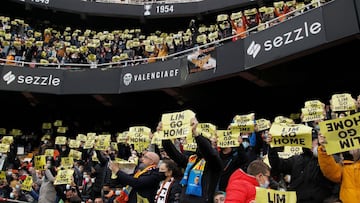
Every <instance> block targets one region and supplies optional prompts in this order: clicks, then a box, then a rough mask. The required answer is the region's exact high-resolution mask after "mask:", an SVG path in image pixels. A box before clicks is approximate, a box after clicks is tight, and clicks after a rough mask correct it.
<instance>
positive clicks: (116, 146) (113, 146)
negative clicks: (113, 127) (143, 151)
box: [110, 142, 119, 151]
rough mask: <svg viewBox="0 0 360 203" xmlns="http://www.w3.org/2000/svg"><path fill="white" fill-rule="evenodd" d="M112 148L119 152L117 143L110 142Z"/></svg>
mask: <svg viewBox="0 0 360 203" xmlns="http://www.w3.org/2000/svg"><path fill="white" fill-rule="evenodd" d="M110 146H111V148H113V149H114V150H115V151H119V149H118V145H117V142H110Z"/></svg>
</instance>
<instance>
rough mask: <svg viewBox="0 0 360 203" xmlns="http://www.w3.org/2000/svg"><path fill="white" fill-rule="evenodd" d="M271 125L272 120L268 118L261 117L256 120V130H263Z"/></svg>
mask: <svg viewBox="0 0 360 203" xmlns="http://www.w3.org/2000/svg"><path fill="white" fill-rule="evenodd" d="M270 127H271V122H270V121H269V120H267V119H264V118H261V119H258V120H256V130H257V131H263V130H267V129H270Z"/></svg>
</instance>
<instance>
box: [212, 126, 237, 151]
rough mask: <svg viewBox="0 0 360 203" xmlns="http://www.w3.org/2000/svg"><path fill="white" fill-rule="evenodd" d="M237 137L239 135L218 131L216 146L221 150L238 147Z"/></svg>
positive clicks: (229, 131)
mask: <svg viewBox="0 0 360 203" xmlns="http://www.w3.org/2000/svg"><path fill="white" fill-rule="evenodd" d="M239 136H240V134H239V133H235V134H233V133H232V131H231V130H218V131H217V137H218V140H217V146H218V147H221V148H226V147H238V146H239V145H240V144H239V141H238V138H239Z"/></svg>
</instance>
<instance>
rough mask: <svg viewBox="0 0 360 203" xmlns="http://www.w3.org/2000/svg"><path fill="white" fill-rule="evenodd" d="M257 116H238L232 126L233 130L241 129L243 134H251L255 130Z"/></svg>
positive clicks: (252, 114)
mask: <svg viewBox="0 0 360 203" xmlns="http://www.w3.org/2000/svg"><path fill="white" fill-rule="evenodd" d="M254 120H255V114H254V113H250V114H246V115H236V116H235V117H234V119H233V122H232V123H231V124H230V128H231V129H239V130H240V132H242V133H251V132H254V130H255V122H254Z"/></svg>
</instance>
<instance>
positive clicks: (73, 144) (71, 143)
mask: <svg viewBox="0 0 360 203" xmlns="http://www.w3.org/2000/svg"><path fill="white" fill-rule="evenodd" d="M69 147H70V148H79V147H80V141H79V140H74V139H70V140H69Z"/></svg>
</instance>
